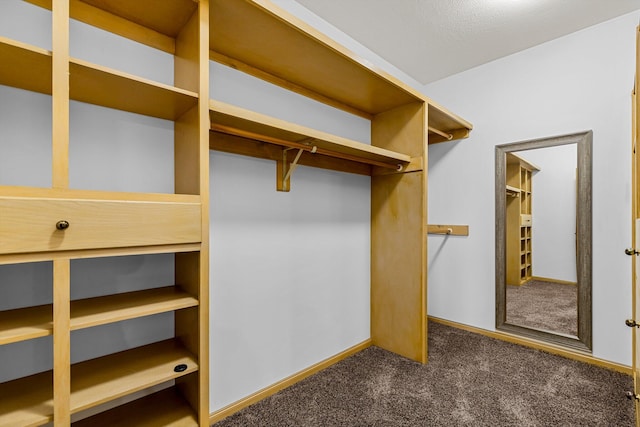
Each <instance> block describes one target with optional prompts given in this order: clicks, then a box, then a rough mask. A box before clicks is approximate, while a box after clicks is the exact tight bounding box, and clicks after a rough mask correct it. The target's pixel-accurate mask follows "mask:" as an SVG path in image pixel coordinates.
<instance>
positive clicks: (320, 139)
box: [209, 100, 411, 163]
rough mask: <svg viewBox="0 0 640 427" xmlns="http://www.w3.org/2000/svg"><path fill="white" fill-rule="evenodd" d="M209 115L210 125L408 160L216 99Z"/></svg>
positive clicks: (345, 151)
mask: <svg viewBox="0 0 640 427" xmlns="http://www.w3.org/2000/svg"><path fill="white" fill-rule="evenodd" d="M209 115H210V118H211V123H212V125H213V124H216V125H224V126H229V127H232V128H237V129H241V130H243V131H248V132H252V133H256V134H260V135H265V136H267V137H271V138H277V139H283V140H287V141H291V142H297V143H307V144H309V145H310V146H313V145H315V146H317V147H318V148H322V149H326V150H330V151H334V152H337V153H342V154H347V155H351V156H357V157H361V158H365V159H369V160H375V161H379V162H385V163H408V162H410V161H411V157H410V156H408V155H406V154H401V153H397V152H394V151H390V150H385V149H383V148H380V147H376V146H373V145H368V144H363V143H361V142H357V141H352V140H350V139H347V138H341V137H338V136H334V135H331V134H329V133H326V132H321V131H318V130H315V129H311V128H308V127H305V126H301V125H297V124H294V123H290V122H287V121H285V120H280V119H276V118H273V117H269V116H266V115H264V114H259V113H255V112H253V111H249V110H246V109H244V108H240V107H236V106H233V105H229V104H225V103H223V102H219V101H213V100H212V101H209Z"/></svg>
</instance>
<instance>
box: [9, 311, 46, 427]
mask: <svg viewBox="0 0 640 427" xmlns="http://www.w3.org/2000/svg"><path fill="white" fill-rule="evenodd" d="M52 316H53V307H52V306H51V304H48V305H39V306H35V307H27V308H18V309H15V310H7V311H0V345H3V344H10V343H13V342H18V341H24V340H30V339H34V338H39V337H45V336H47V335H51V331H52V329H53V325H52V322H51V319H52V318H53V317H52ZM0 425H2V424H1V423H0Z"/></svg>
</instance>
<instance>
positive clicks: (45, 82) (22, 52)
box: [0, 37, 51, 95]
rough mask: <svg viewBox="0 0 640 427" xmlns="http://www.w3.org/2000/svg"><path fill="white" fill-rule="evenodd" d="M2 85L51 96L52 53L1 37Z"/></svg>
mask: <svg viewBox="0 0 640 427" xmlns="http://www.w3.org/2000/svg"><path fill="white" fill-rule="evenodd" d="M0 64H3V66H2V67H0V84H2V85H5V86H11V87H17V88H19V89H25V90H30V91H33V92H40V93H44V94H48V95H51V52H49V51H48V50H45V49H41V48H39V47H35V46H30V45H28V44H26V43H20V42H18V41H15V40H11V39H8V38H6V37H0Z"/></svg>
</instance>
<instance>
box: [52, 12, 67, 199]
mask: <svg viewBox="0 0 640 427" xmlns="http://www.w3.org/2000/svg"><path fill="white" fill-rule="evenodd" d="M52 15H53V22H52V45H53V53H52V55H53V57H52V70H51V71H52V75H51V79H52V85H51V93H52V97H53V98H52V149H51V156H52V168H51V171H52V179H51V182H52V186H53V188H68V187H69V0H61V1H59V2H56V5H55V7H54V8H53V11H52Z"/></svg>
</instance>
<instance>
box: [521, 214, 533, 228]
mask: <svg viewBox="0 0 640 427" xmlns="http://www.w3.org/2000/svg"><path fill="white" fill-rule="evenodd" d="M520 225H521V226H526V227H531V215H525V214H522V215H520Z"/></svg>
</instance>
